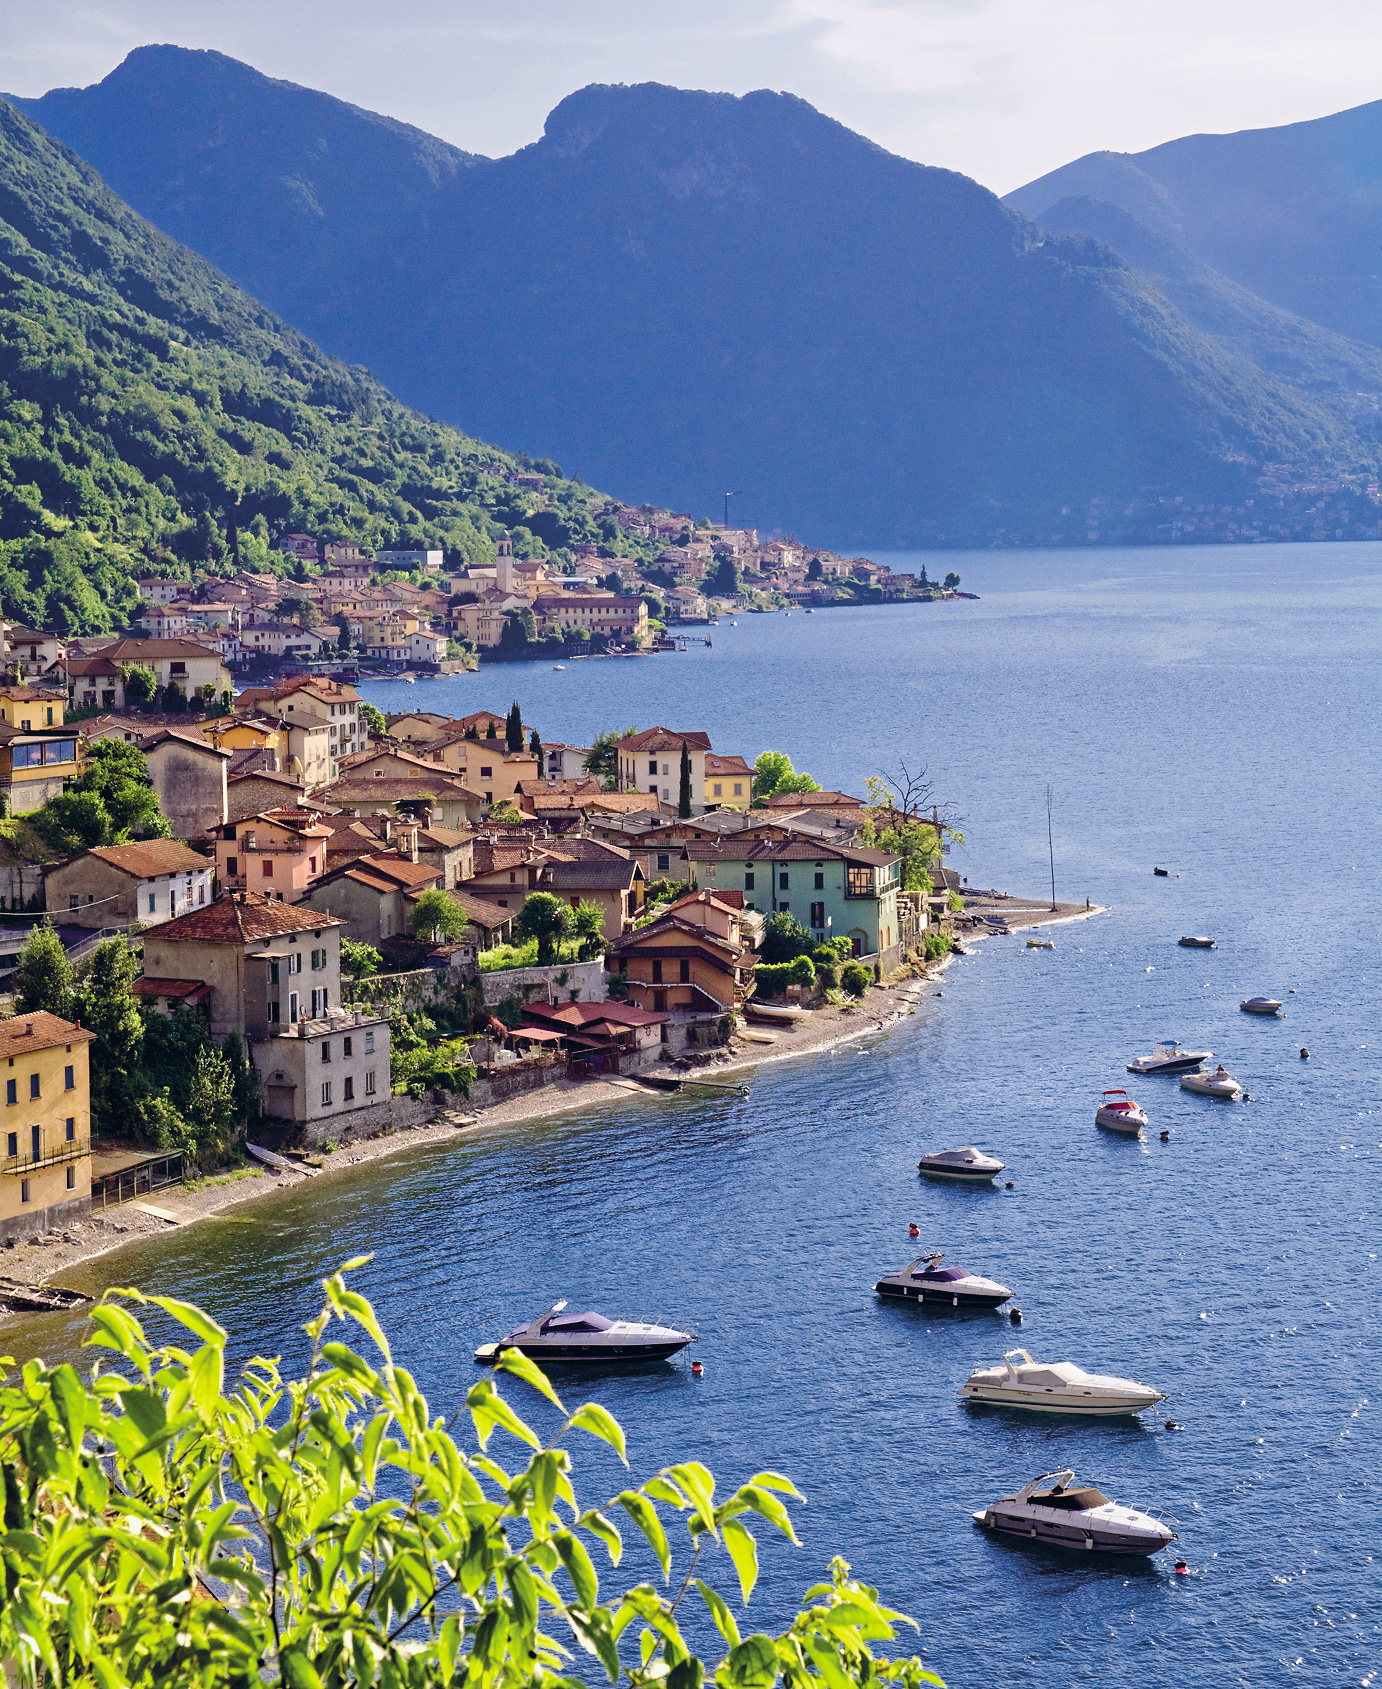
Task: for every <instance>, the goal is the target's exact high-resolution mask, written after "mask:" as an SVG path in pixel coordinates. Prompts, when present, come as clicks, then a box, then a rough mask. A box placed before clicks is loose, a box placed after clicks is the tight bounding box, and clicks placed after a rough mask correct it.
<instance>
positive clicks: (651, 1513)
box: [614, 1490, 672, 1577]
mask: <svg viewBox="0 0 1382 1689" xmlns="http://www.w3.org/2000/svg"><path fill="white" fill-rule="evenodd" d="M614 1499H615V1500H616V1501H617V1502H618V1503H619V1505H620V1507H622V1508H623V1509H624V1511H625V1513H627V1514H628V1516H629V1518H630V1519H632V1520H633V1522H634V1524H635V1525H637V1526H638V1528H639V1530H640V1531H642V1533H643V1535H644V1536H645V1537H646V1538H647V1539H648V1543H649V1545H650V1546H651V1548H652V1551H653V1553H654V1554H656V1555H657V1563H658V1565H659V1566H661V1567H662V1575H663V1577H666V1576H667V1573H668V1572H669V1571H670V1569H671V1565H672V1551H671V1549H670V1548H669V1547H668V1546H667V1533H666V1531H664V1530H663V1528H662V1520H661V1519H659V1518H658V1516H657V1509H656V1508H655V1507H654V1506H653V1504H652V1502H650V1501H649V1500H648V1498H647V1496H646V1495H640V1494H639V1493H638V1491H637V1490H623V1491H621V1492H620V1494H619V1495H617V1496H616V1497H615V1498H614Z"/></svg>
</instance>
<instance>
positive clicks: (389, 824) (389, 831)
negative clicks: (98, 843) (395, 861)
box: [384, 815, 393, 844]
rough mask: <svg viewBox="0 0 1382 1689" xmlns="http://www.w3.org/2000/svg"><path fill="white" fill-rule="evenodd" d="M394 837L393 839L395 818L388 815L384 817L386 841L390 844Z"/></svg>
mask: <svg viewBox="0 0 1382 1689" xmlns="http://www.w3.org/2000/svg"><path fill="white" fill-rule="evenodd" d="M392 839H393V820H392V819H391V817H389V816H387V815H386V816H385V817H384V843H385V844H389V843H390V842H391V841H392Z"/></svg>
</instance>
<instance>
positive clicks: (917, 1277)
mask: <svg viewBox="0 0 1382 1689" xmlns="http://www.w3.org/2000/svg"><path fill="white" fill-rule="evenodd" d="M944 1260H945V1256H944V1255H942V1254H940V1253H938V1252H933V1253H932V1254H930V1255H919V1256H918V1257H917V1259H916V1260H915V1261H913V1262H911V1263H910V1264H909V1265H908V1266H905V1267H904V1268H903V1269H902V1271H901V1272H900V1273H885V1274H884V1275H883V1277H882V1278H881V1279H879V1281H878V1283H877V1284H875V1285H874V1287H873V1288H874V1289H875V1290H876V1291H877V1292H878V1294H879V1295H880V1296H895V1297H897V1298H898V1299H899V1300H901V1301H907V1302H939V1303H949V1305H950V1306H951V1307H952V1308H1001V1307H1002V1306H1003V1304H1004V1303H1005V1302H1009V1301H1011V1300H1012V1294H1013V1293H1012V1291H1011V1290H1009V1289H1008V1287H1007V1285H1006V1284H999V1283H998V1282H997V1281H996V1280H995V1279H991V1278H980V1277H979V1275H978V1274H977V1273H972V1272H970V1270H969V1268H968V1267H943V1266H942V1265H941V1262H942V1261H944Z"/></svg>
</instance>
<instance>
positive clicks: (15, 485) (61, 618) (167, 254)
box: [0, 101, 600, 632]
mask: <svg viewBox="0 0 1382 1689" xmlns="http://www.w3.org/2000/svg"><path fill="white" fill-rule="evenodd" d="M531 467H533V465H532V462H531V460H529V459H527V458H518V457H514V456H512V455H509V454H507V453H504V452H501V451H498V450H496V449H494V448H492V447H489V446H486V445H484V444H483V443H481V442H479V441H477V440H474V439H470V438H468V437H467V436H465V435H463V434H460V433H458V432H457V431H456V430H455V429H453V428H449V427H446V426H444V425H442V424H440V423H436V422H432V421H429V420H427V419H426V418H424V417H422V416H419V415H417V414H416V413H415V412H413V411H410V410H408V409H406V408H405V407H404V406H402V405H400V404H398V403H397V402H396V401H395V400H394V399H393V398H392V397H391V396H390V395H389V393H388V392H387V391H386V390H385V389H384V387H383V386H381V384H380V383H379V382H378V381H377V380H375V379H374V377H373V376H371V375H370V374H369V373H368V372H367V371H365V370H362V369H357V368H350V367H348V366H347V365H345V364H343V363H341V362H340V361H338V360H337V359H334V358H330V357H327V356H326V355H324V354H323V353H322V352H321V351H319V350H318V348H317V347H315V346H314V345H313V344H312V343H311V342H310V341H309V340H307V339H305V338H304V337H303V335H302V334H300V333H298V332H297V331H296V330H294V329H292V328H290V327H288V326H287V325H286V324H285V323H283V322H281V321H279V320H278V319H277V318H276V317H275V316H273V315H272V314H271V313H270V312H269V311H267V310H265V309H264V308H263V307H262V306H260V305H259V304H257V303H256V302H255V300H253V299H252V298H250V297H249V296H248V295H247V294H245V293H244V292H242V291H241V290H240V289H239V288H237V287H236V286H235V285H234V284H233V283H231V282H230V281H229V280H228V279H227V278H226V277H225V276H224V275H222V274H221V273H220V272H219V271H217V270H216V269H214V268H213V267H212V265H210V264H209V263H207V262H206V261H205V260H204V259H202V258H199V257H197V256H196V255H195V254H194V253H191V252H189V251H187V250H186V248H184V247H181V246H179V245H178V244H177V243H176V242H175V241H173V240H171V239H169V238H168V236H167V235H165V234H162V233H160V232H159V231H158V230H157V229H155V228H153V227H152V226H151V225H150V224H149V223H146V222H145V221H144V220H143V218H141V217H139V216H137V215H136V214H135V213H134V212H133V211H131V210H130V208H129V207H128V206H127V205H125V204H124V203H123V202H122V201H121V200H120V199H119V198H117V196H116V195H115V194H114V193H113V192H112V191H111V190H110V189H109V188H108V187H107V186H106V184H105V183H104V182H103V181H102V180H101V179H100V178H99V177H98V176H97V175H96V173H95V172H94V170H92V169H91V167H90V166H89V165H87V164H86V163H84V162H83V161H82V160H80V159H79V158H77V157H76V156H75V154H73V153H72V152H70V151H69V150H68V149H67V148H66V147H65V146H63V145H61V144H60V143H58V142H55V141H54V140H52V139H51V138H50V137H49V136H48V135H46V134H45V133H44V132H43V131H42V130H41V129H40V128H39V127H38V126H37V125H36V124H34V123H33V122H31V121H30V119H28V118H27V117H25V116H23V115H22V114H21V113H19V112H18V111H17V110H15V108H14V107H13V106H11V105H8V104H6V103H4V102H3V101H0V604H2V605H3V609H4V611H5V613H6V614H7V615H9V616H11V617H15V618H18V619H21V620H24V621H29V622H32V623H35V624H37V625H39V626H48V627H52V628H55V629H58V630H61V631H64V632H94V631H100V630H105V629H109V628H112V627H115V626H119V625H121V623H122V618H123V616H124V615H125V613H126V612H127V611H128V610H129V609H130V608H131V607H132V605H133V604H134V602H135V601H136V598H137V594H136V591H135V588H134V586H133V578H134V577H135V576H136V575H138V574H142V573H150V572H152V573H155V574H157V573H170V574H171V573H181V574H185V573H186V572H187V570H188V568H189V566H190V568H191V569H192V570H193V571H195V572H203V571H210V572H212V573H229V572H230V571H231V570H232V569H233V568H234V567H235V565H236V563H237V562H239V563H241V564H243V565H245V566H253V567H261V568H262V567H267V566H273V567H276V568H279V569H282V568H283V567H284V564H283V560H282V558H281V557H280V556H279V554H278V553H277V552H271V550H270V545H269V542H270V539H271V537H273V536H275V535H276V534H277V533H278V531H279V530H280V529H282V528H289V529H302V530H306V531H308V532H315V533H319V534H323V535H326V536H339V537H352V538H356V539H360V540H363V541H366V542H368V543H370V544H373V545H377V546H389V547H407V546H413V545H422V544H426V545H429V546H432V547H442V548H444V549H446V550H447V551H448V552H449V553H451V555H452V558H453V559H457V558H461V557H464V558H468V559H470V560H472V561H482V560H484V559H485V558H487V557H491V556H492V555H493V547H492V539H493V536H494V535H496V534H498V533H501V532H504V531H506V530H515V529H516V531H517V537H518V540H519V544H518V545H517V547H516V549H517V550H518V551H519V552H520V554H524V553H526V552H530V551H533V550H543V549H545V546H546V544H552V545H560V544H563V543H566V542H567V541H568V540H570V539H572V538H574V537H596V538H598V537H599V534H600V530H599V529H598V528H597V527H596V526H595V524H594V523H593V521H592V519H591V515H590V510H589V507H590V506H591V504H592V502H594V503H597V504H598V502H599V501H597V500H593V495H592V494H591V493H590V490H589V489H588V488H586V487H583V486H580V485H578V484H575V483H571V482H566V481H563V480H557V481H556V482H554V483H549V485H548V487H547V494H548V499H549V501H550V502H551V504H552V506H553V508H550V509H545V510H543V511H542V512H541V513H540V514H539V515H534V516H532V517H530V516H529V509H530V506H531V505H532V504H533V502H534V501H533V500H532V499H529V498H525V496H524V495H523V494H521V493H520V492H519V491H518V489H517V488H516V487H514V486H512V485H511V484H510V483H509V482H508V481H507V480H506V479H504V478H503V477H504V476H506V475H507V474H509V473H510V472H518V471H521V470H522V469H524V468H531ZM538 467H540V468H542V469H544V470H547V471H549V472H551V471H554V470H555V466H554V465H550V464H542V465H539V466H538ZM529 520H531V521H532V523H533V526H534V528H535V529H538V530H541V533H540V534H538V533H534V532H531V531H530V530H529V528H528V527H527V526H526V525H525V524H526V522H527V521H529Z"/></svg>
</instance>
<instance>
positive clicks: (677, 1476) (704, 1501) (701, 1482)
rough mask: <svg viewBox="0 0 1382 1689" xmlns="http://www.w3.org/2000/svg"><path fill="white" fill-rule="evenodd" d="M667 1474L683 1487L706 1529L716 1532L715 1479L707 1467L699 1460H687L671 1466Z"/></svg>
mask: <svg viewBox="0 0 1382 1689" xmlns="http://www.w3.org/2000/svg"><path fill="white" fill-rule="evenodd" d="M667 1476H668V1477H669V1478H671V1479H672V1480H673V1481H674V1482H675V1483H676V1484H677V1485H678V1486H679V1487H680V1488H681V1490H682V1491H683V1493H684V1494H685V1495H686V1497H687V1499H688V1500H689V1501H690V1503H691V1505H692V1506H693V1507H694V1508H695V1509H696V1512H697V1514H698V1515H699V1517H700V1521H701V1523H702V1525H704V1526H705V1528H706V1530H708V1531H710V1532H712V1533H714V1532H715V1480H714V1478H712V1477H711V1475H710V1473H709V1472H708V1471H707V1470H706V1468H705V1467H704V1466H702V1465H701V1463H700V1461H698V1460H687V1461H683V1462H682V1464H681V1465H679V1466H673V1467H669V1468H668V1472H667Z"/></svg>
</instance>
